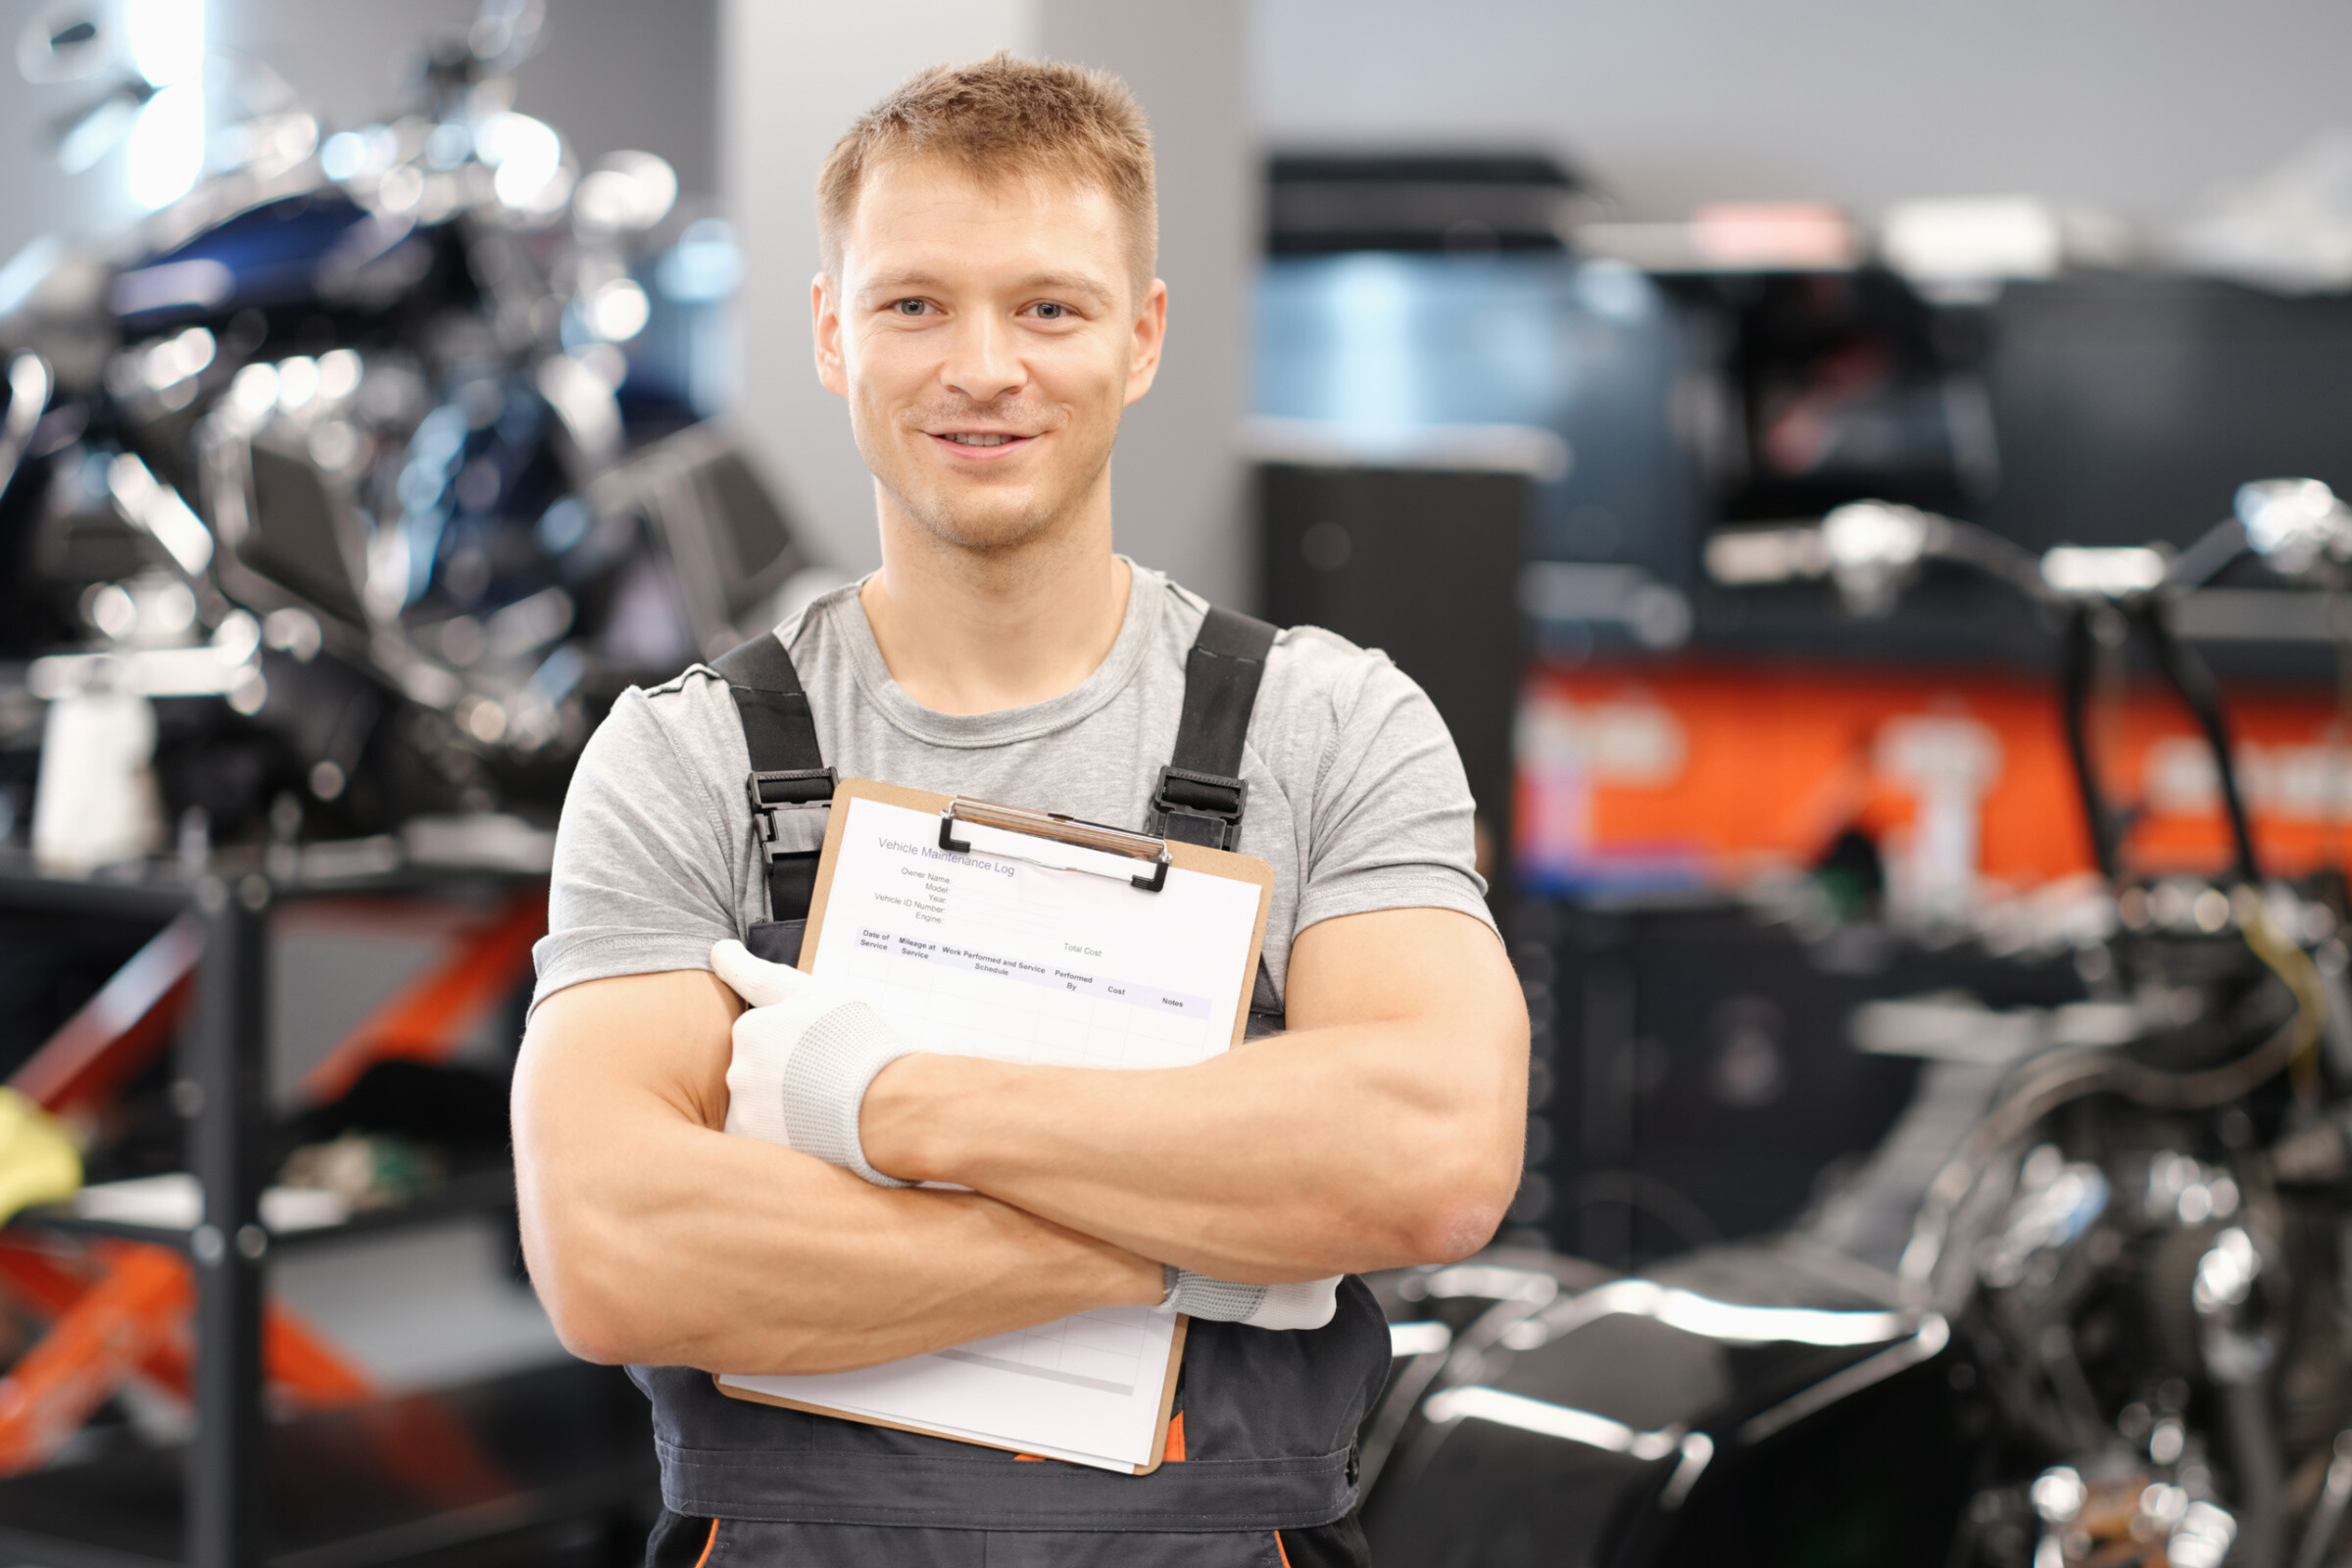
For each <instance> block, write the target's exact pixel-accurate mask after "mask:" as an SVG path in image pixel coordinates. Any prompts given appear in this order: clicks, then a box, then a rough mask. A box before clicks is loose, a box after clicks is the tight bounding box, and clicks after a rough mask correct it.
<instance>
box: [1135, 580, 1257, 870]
mask: <svg viewBox="0 0 2352 1568" xmlns="http://www.w3.org/2000/svg"><path fill="white" fill-rule="evenodd" d="M1273 647H1274V628H1273V627H1272V626H1270V625H1268V624H1266V622H1264V621H1262V620H1258V619H1256V618H1254V617H1253V616H1250V615H1245V614H1241V613H1238V612H1236V611H1231V610H1223V609H1219V608H1217V607H1215V606H1211V607H1210V609H1209V612H1208V615H1207V618H1205V619H1204V620H1202V621H1201V635H1200V636H1198V637H1197V638H1195V639H1194V640H1193V651H1192V652H1191V653H1190V654H1188V655H1187V656H1186V657H1185V661H1184V712H1183V715H1182V716H1181V717H1180V718H1179V719H1178V720H1177V723H1176V754H1175V757H1174V758H1173V759H1172V760H1170V761H1169V763H1168V765H1167V766H1165V767H1163V768H1161V769H1160V770H1159V791H1158V793H1157V794H1156V795H1155V796H1153V798H1152V809H1154V810H1156V811H1157V812H1158V813H1159V830H1160V832H1162V833H1164V834H1165V835H1167V836H1168V837H1169V838H1172V839H1179V840H1182V841H1183V842H1184V843H1187V844H1201V845H1205V846H1206V847H1208V848H1209V849H1212V850H1229V849H1232V848H1233V844H1234V840H1235V839H1236V838H1238V837H1239V836H1240V834H1241V826H1242V812H1243V809H1245V808H1246V807H1247V805H1248V804H1249V794H1250V790H1249V786H1248V785H1246V784H1244V783H1243V782H1242V776H1241V775H1242V742H1243V740H1244V739H1245V738H1246V737H1247V736H1248V735H1249V733H1250V710H1251V709H1252V708H1254V707H1255V706H1256V704H1257V683H1258V680H1259V677H1261V676H1263V675H1264V674H1265V672H1266V655H1267V653H1268V652H1269V651H1271V650H1272V648H1273Z"/></svg>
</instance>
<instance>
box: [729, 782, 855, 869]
mask: <svg viewBox="0 0 2352 1568" xmlns="http://www.w3.org/2000/svg"><path fill="white" fill-rule="evenodd" d="M839 782H840V775H839V774H838V773H837V772H836V771H835V770H834V769H832V768H829V767H782V768H773V769H769V770H766V771H761V770H760V769H758V768H755V769H753V770H752V776H751V777H750V779H749V780H747V781H746V783H745V786H744V787H745V789H746V790H747V791H749V793H750V795H751V797H752V825H753V827H754V829H755V830H756V831H757V832H758V833H759V835H760V852H761V854H762V855H764V856H765V857H766V858H768V859H771V860H772V859H774V858H776V857H777V856H779V855H783V854H786V853H789V852H787V851H786V850H785V849H784V845H783V838H784V819H783V817H782V815H781V814H780V813H782V812H785V811H805V810H808V809H809V808H811V807H828V806H831V805H832V804H833V789H834V786H835V785H836V784H838V783H839Z"/></svg>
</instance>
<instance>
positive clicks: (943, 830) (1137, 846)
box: [939, 797, 1168, 893]
mask: <svg viewBox="0 0 2352 1568" xmlns="http://www.w3.org/2000/svg"><path fill="white" fill-rule="evenodd" d="M958 822H966V823H970V824H972V825H973V826H976V827H986V828H995V829H997V830H999V831H1001V832H1005V833H1021V834H1026V835H1027V836H1028V837H1030V838H1038V839H1049V840H1052V841H1053V842H1054V843H1056V844H1067V845H1069V846H1071V847H1072V848H1074V849H1081V850H1092V851H1094V852H1095V853H1097V854H1099V855H1115V856H1118V857H1120V858H1125V859H1130V860H1143V861H1148V862H1149V863H1150V865H1151V870H1150V871H1149V872H1148V873H1147V872H1143V871H1137V872H1134V873H1132V874H1130V875H1129V876H1128V878H1127V880H1128V881H1129V882H1130V883H1131V884H1132V885H1134V886H1135V887H1138V888H1140V889H1142V890H1143V891H1144V892H1146V893H1157V892H1158V891H1159V890H1160V889H1162V888H1164V887H1166V886H1167V885H1168V846H1167V841H1166V840H1164V839H1155V838H1152V836H1151V835H1149V834H1146V833H1130V832H1128V831H1127V830H1126V829H1125V828H1117V827H1104V826H1103V824H1102V823H1100V822H1082V821H1080V820H1079V819H1078V818H1076V817H1074V816H1064V815H1062V814H1061V813H1060V812H1058V811H1032V810H1028V809H1024V808H1021V807H1018V806H998V805H995V804H994V803H992V802H989V801H973V800H964V799H962V798H960V797H959V798H957V799H956V800H953V801H950V802H949V803H948V809H946V810H944V811H942V812H940V813H939V847H940V848H941V849H943V850H946V851H948V852H949V853H950V854H952V855H969V854H971V853H972V846H971V841H970V840H969V839H958V838H957V837H956V823H958ZM992 853H1001V854H1005V855H1008V856H1011V857H1013V858H1017V859H1023V860H1027V861H1029V862H1030V863H1031V864H1033V865H1043V866H1049V867H1051V868H1053V869H1054V870H1057V871H1092V872H1094V873H1095V874H1096V875H1098V876H1117V875H1118V874H1119V873H1118V872H1116V871H1110V870H1104V869H1103V868H1101V867H1098V866H1092V865H1074V864H1072V863H1071V862H1069V861H1067V860H1061V859H1047V858H1043V857H1041V856H1032V855H1022V854H1020V853H1019V852H1018V851H1016V850H1005V851H999V852H992Z"/></svg>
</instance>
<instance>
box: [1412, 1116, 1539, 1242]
mask: <svg viewBox="0 0 2352 1568" xmlns="http://www.w3.org/2000/svg"><path fill="white" fill-rule="evenodd" d="M1505 1153H1507V1154H1508V1155H1509V1156H1510V1157H1508V1158H1504V1157H1503V1155H1504V1154H1505ZM1517 1156H1518V1150H1517V1148H1516V1146H1515V1145H1514V1146H1513V1147H1512V1148H1511V1149H1510V1150H1508V1151H1494V1150H1485V1151H1467V1150H1457V1151H1456V1152H1454V1153H1453V1155H1452V1157H1450V1158H1445V1159H1432V1160H1430V1161H1428V1162H1426V1163H1424V1164H1423V1165H1422V1166H1421V1167H1420V1179H1419V1180H1417V1181H1416V1182H1414V1183H1413V1184H1412V1186H1411V1188H1410V1189H1409V1190H1408V1191H1407V1192H1406V1193H1405V1194H1403V1195H1401V1201H1400V1202H1399V1203H1398V1205H1397V1209H1396V1214H1397V1220H1398V1221H1399V1224H1398V1235H1397V1238H1396V1242H1397V1249H1398V1250H1399V1251H1400V1252H1402V1253H1403V1254H1405V1255H1404V1257H1403V1259H1402V1260H1403V1261H1405V1262H1409V1263H1458V1262H1460V1261H1461V1260H1462V1259H1463V1258H1465V1257H1468V1256H1470V1255H1471V1254H1472V1253H1473V1252H1476V1251H1478V1250H1480V1249H1482V1248H1484V1247H1485V1246H1487V1244H1488V1243H1490V1242H1492V1241H1493V1240H1494V1239H1495V1231H1497V1230H1498V1229H1500V1228H1501V1226H1502V1222H1503V1219H1504V1217H1505V1216H1506V1215H1507V1214H1508V1213H1509V1212H1510V1206H1511V1202H1512V1200H1514V1199H1515V1198H1516V1197H1517V1196H1518V1192H1519V1159H1518V1157H1517Z"/></svg>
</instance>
